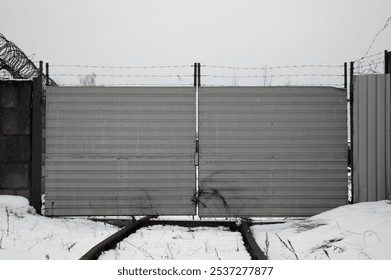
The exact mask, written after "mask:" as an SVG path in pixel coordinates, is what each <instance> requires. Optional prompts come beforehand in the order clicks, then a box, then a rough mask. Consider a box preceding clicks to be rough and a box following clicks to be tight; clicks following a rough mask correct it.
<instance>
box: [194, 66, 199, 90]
mask: <svg viewBox="0 0 391 280" xmlns="http://www.w3.org/2000/svg"><path fill="white" fill-rule="evenodd" d="M197 65H198V64H197V63H195V62H194V87H196V86H197V73H198V72H197Z"/></svg>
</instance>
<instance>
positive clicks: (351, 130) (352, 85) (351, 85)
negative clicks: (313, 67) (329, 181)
mask: <svg viewBox="0 0 391 280" xmlns="http://www.w3.org/2000/svg"><path fill="white" fill-rule="evenodd" d="M353 75H354V62H353V61H351V62H350V86H349V117H350V149H349V162H350V178H351V179H350V182H351V196H352V197H351V201H350V203H352V204H353V203H354V182H353V172H354V164H353V147H354V143H353V99H354V97H353V95H354V94H353V92H354V84H353V83H354V79H353Z"/></svg>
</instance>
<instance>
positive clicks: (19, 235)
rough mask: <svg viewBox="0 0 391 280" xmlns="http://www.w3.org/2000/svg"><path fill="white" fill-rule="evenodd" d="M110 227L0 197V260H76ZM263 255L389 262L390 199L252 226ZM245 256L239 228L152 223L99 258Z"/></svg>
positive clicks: (274, 257) (22, 201)
mask: <svg viewBox="0 0 391 280" xmlns="http://www.w3.org/2000/svg"><path fill="white" fill-rule="evenodd" d="M117 230H118V228H117V227H114V226H111V225H108V224H105V223H99V222H93V221H90V220H88V219H82V218H73V219H66V218H49V217H43V216H39V215H36V214H35V213H34V209H33V208H32V207H31V206H29V205H28V201H27V200H26V199H25V198H22V197H16V196H5V195H3V196H2V195H0V259H3V260H16V259H25V260H31V259H60V260H65V259H75V260H76V259H79V258H80V257H81V256H82V255H83V254H85V253H86V252H87V251H88V250H89V249H91V248H92V247H93V246H95V245H96V244H97V243H99V242H100V241H102V240H104V239H105V238H106V237H108V236H109V235H111V234H113V233H115V232H116V231H117ZM252 231H253V234H254V236H255V238H256V240H257V242H258V244H259V246H260V247H261V249H263V250H264V252H266V254H267V255H268V256H269V258H270V259H276V260H278V259H280V260H285V259H332V260H333V259H350V260H359V259H386V260H391V203H390V202H389V201H378V202H370V203H359V204H355V205H346V206H342V207H339V208H336V209H333V210H330V211H327V212H324V213H322V214H320V215H317V216H314V217H311V218H309V219H305V220H300V221H299V220H298V221H288V222H286V223H285V224H278V225H254V226H253V227H252ZM108 258H109V259H116V258H117V259H160V260H161V259H179V260H185V259H197V260H200V259H205V260H206V259H231V260H232V259H243V260H247V259H249V255H248V253H247V252H246V250H245V249H244V245H243V241H242V239H241V236H240V234H239V233H236V232H230V231H229V230H228V229H226V228H223V227H220V228H204V227H200V228H191V229H189V228H183V227H178V226H152V227H148V228H143V229H141V230H139V231H137V232H136V233H135V234H133V235H131V236H129V237H128V238H126V239H125V240H123V242H121V244H120V245H119V246H118V247H117V248H116V249H114V250H111V251H109V252H106V253H105V254H104V255H102V256H101V259H108Z"/></svg>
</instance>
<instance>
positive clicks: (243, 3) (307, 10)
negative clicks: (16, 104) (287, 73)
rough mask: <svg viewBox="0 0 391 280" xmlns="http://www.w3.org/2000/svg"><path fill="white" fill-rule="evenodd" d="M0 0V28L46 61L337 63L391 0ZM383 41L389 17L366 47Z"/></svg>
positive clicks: (366, 37) (359, 44)
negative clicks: (372, 42)
mask: <svg viewBox="0 0 391 280" xmlns="http://www.w3.org/2000/svg"><path fill="white" fill-rule="evenodd" d="M0 3H1V5H0V7H1V16H0V32H1V33H3V35H4V36H6V37H7V38H8V39H9V40H11V41H13V42H14V43H15V44H17V45H18V46H19V47H20V48H21V49H22V50H23V51H24V52H25V53H26V54H27V55H32V54H35V56H34V58H33V60H43V61H47V62H49V63H50V64H54V65H56V64H86V65H91V64H92V65H113V66H146V65H177V64H186V65H187V64H189V65H191V64H193V63H194V62H201V63H202V64H208V65H227V66H247V67H248V66H263V65H268V66H279V65H290V64H293V65H296V64H343V62H344V61H350V60H354V59H358V58H360V57H361V56H363V55H364V53H365V52H366V51H367V49H368V47H369V45H370V43H371V41H372V39H373V38H374V37H375V35H376V34H377V32H379V31H380V30H381V29H382V27H383V26H384V24H385V22H386V20H387V19H388V18H389V17H391V1H390V0H299V1H297V0H295V1H293V0H273V1H272V0H269V1H266V0H258V1H256V0H236V1H233V0H197V1H187V0H164V1H163V0H111V1H108V0H34V1H31V0H0ZM385 49H388V50H391V25H390V26H388V28H386V29H385V30H384V31H383V33H381V34H380V35H379V37H378V38H377V40H376V41H375V43H374V44H373V46H372V48H371V50H370V53H378V52H381V51H384V50H385ZM53 71H55V72H61V71H63V69H53ZM96 71H97V70H96ZM190 74H191V73H190Z"/></svg>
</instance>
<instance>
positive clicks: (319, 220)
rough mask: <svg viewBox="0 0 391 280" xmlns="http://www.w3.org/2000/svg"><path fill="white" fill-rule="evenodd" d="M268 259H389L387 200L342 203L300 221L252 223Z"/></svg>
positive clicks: (390, 227)
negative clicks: (265, 223) (343, 204)
mask: <svg viewBox="0 0 391 280" xmlns="http://www.w3.org/2000/svg"><path fill="white" fill-rule="evenodd" d="M252 230H253V233H254V236H255V238H256V240H257V243H258V244H259V246H260V247H261V249H262V250H264V251H265V252H266V253H267V254H268V256H269V258H270V259H350V260H358V259H391V204H390V203H389V202H387V201H378V202H367V203H358V204H354V205H346V206H342V207H339V208H336V209H333V210H330V211H327V212H324V213H321V214H319V215H316V216H313V217H311V218H309V219H306V220H303V221H290V222H287V223H285V224H280V225H256V226H253V227H252Z"/></svg>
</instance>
